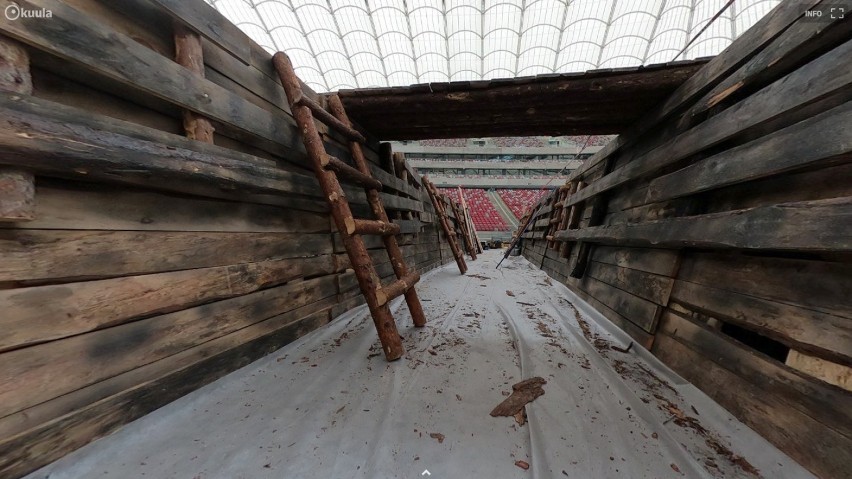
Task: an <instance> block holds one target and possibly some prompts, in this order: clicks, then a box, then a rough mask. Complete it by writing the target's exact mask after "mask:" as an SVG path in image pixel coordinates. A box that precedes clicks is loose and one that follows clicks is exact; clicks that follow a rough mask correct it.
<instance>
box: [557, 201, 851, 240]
mask: <svg viewBox="0 0 852 479" xmlns="http://www.w3.org/2000/svg"><path fill="white" fill-rule="evenodd" d="M850 215H852V198H848V197H847V198H833V199H828V200H815V201H802V202H796V203H783V204H779V205H771V206H759V207H755V208H748V209H743V210H736V211H728V212H724V213H713V214H708V215H698V216H690V217H683V218H670V219H665V220H659V221H649V222H647V223H638V224H619V225H612V226H593V227H588V228H583V229H578V230H564V231H560V232H558V233H556V237H557V238H559V239H561V240H563V241H564V240H583V241H588V242H594V243H603V244H617V245H634V246H667V247H710V248H741V249H771V250H788V251H789V250H795V251H801V252H804V251H810V252H820V251H833V252H843V251H850V250H852V236H850V235H849V232H848V228H846V227H845V226H846V225H847V224H848V221H849V218H850Z"/></svg>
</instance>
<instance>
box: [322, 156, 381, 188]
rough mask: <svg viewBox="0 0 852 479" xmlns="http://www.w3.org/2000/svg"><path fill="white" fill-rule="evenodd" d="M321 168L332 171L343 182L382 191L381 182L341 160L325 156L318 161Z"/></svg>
mask: <svg viewBox="0 0 852 479" xmlns="http://www.w3.org/2000/svg"><path fill="white" fill-rule="evenodd" d="M320 161H321V163H322V166H323V168H325V169H327V170H333V171H334V172H335V173H337V174H338V175H340V176H342V177H343V178H344V179H345V180H349V181H350V182H352V183H355V184H356V185H360V186H363V187H364V188H369V189H372V190H378V191H382V182H381V181H379V180H377V179H375V178H373V177H372V176H370V175H368V174H364V173H361V172H360V171H358V170H357V169H355V168H354V167H352V166H349V165H347V164H346V162H344V161H343V160H341V159H339V158H336V157H334V156H330V155H326V156H325V157H323V158H322V160H320Z"/></svg>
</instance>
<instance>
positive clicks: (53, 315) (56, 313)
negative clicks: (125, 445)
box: [0, 255, 337, 351]
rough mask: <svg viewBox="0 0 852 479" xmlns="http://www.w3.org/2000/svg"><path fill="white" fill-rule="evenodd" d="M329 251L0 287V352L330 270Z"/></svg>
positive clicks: (332, 269)
mask: <svg viewBox="0 0 852 479" xmlns="http://www.w3.org/2000/svg"><path fill="white" fill-rule="evenodd" d="M336 267H337V265H336V258H335V257H334V256H332V255H323V256H317V257H314V258H289V259H279V260H270V261H263V262H259V263H243V264H237V265H229V266H218V267H213V268H201V269H191V270H184V271H174V272H169V273H159V274H150V275H144V276H126V277H120V278H113V279H107V280H100V281H86V282H82V283H71V284H62V285H48V286H36V287H31V288H17V289H6V290H0V304H3V305H4V312H5V314H3V316H2V317H0V328H2V329H3V330H4V331H6V333H5V334H4V335H3V337H2V338H0V351H3V350H7V349H11V348H18V347H21V346H26V345H29V344H34V343H39V342H46V341H50V340H56V339H60V338H64V337H68V336H72V335H76V334H81V333H86V332H89V331H93V330H96V329H102V328H105V327H111V326H115V325H118V324H121V323H124V322H127V321H129V320H131V319H134V318H139V317H143V316H150V315H153V314H162V313H167V312H170V311H176V310H180V309H184V308H187V307H191V306H195V305H198V304H203V303H208V302H211V301H217V300H220V299H225V298H230V297H234V296H239V295H243V294H247V293H250V292H252V291H256V290H258V289H262V288H267V287H271V286H276V285H278V284H281V283H284V282H287V281H291V280H293V279H297V278H303V277H306V276H320V275H327V274H332V273H334V272H335V270H336Z"/></svg>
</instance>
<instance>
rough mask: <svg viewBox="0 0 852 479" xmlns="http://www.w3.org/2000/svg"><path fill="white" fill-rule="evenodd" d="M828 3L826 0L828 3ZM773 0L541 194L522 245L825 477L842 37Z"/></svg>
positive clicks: (847, 321)
mask: <svg viewBox="0 0 852 479" xmlns="http://www.w3.org/2000/svg"><path fill="white" fill-rule="evenodd" d="M822 3H824V2H822ZM820 4H821V2H816V1H807V2H806V1H802V2H792V1H790V2H783V3H782V4H781V5H780V6H779V7H777V8H776V9H775V10H773V11H772V12H771V13H770V14H769V15H768V16H766V17H765V18H763V19H762V20H761V21H760V22H759V23H758V24H757V25H755V26H754V27H753V28H752V29H750V30H748V31H747V32H745V33H744V34H743V35H742V36H741V37H740V38H739V39H738V40H737V41H736V42H734V43H733V44H732V45H731V46H730V47H729V48H728V49H727V50H725V51H724V52H723V53H722V54H720V55H719V56H717V57H715V58H713V59H712V60H711V61H710V62H709V63H708V64H707V65H705V66H704V67H703V68H702V69H701V70H699V71H698V73H696V74H695V75H694V76H693V77H691V78H690V79H689V80H687V81H686V82H685V83H684V84H683V85H682V86H681V87H680V88H679V89H678V90H677V91H676V92H675V93H674V94H672V96H670V97H669V98H668V99H666V100H665V101H663V102H662V103H660V104H659V105H657V107H655V108H654V109H652V110H650V111H649V112H648V113H647V114H646V116H645V118H644V119H643V120H642V121H640V122H638V123H637V124H635V125H633V126H632V127H631V128H630V129H628V130H627V132H625V133H624V134H622V135H621V136H619V137H618V138H617V139H616V140H614V141H613V142H612V143H611V144H609V145H607V146H606V147H605V148H604V149H603V150H602V151H601V152H600V153H599V154H596V155H595V156H593V157H592V158H590V159H589V160H588V161H587V162H586V163H585V164H584V165H583V166H582V167H581V168H580V169H578V170H577V171H576V172H574V173H573V174H572V175H571V176H570V177H569V181H568V183H567V184H566V186H564V187H563V188H562V189H560V190H556V191H555V192H554V193H552V194H551V195H550V196H549V197H547V198H544V199H542V201H541V202H540V204H539V205H538V207H539V209H538V212H537V214H536V215H535V217H534V219H533V223H532V224H531V227H530V229H529V231H528V232H527V233H526V234H524V235H523V237H524V243H523V255H524V256H525V257H526V258H527V259H529V261H531V262H532V263H534V264H535V265H537V266H540V267H541V268H542V269H544V271H546V272H547V273H548V274H549V275H550V276H551V277H553V278H555V279H557V280H559V281H560V282H562V283H564V284H566V285H567V286H568V287H569V288H570V289H571V290H572V291H573V292H575V293H576V294H577V295H579V296H580V297H581V298H582V299H584V300H585V301H587V302H589V303H590V304H591V305H592V306H594V307H595V308H596V309H597V310H598V311H600V312H601V313H602V314H603V315H604V316H606V317H607V318H608V319H609V320H611V321H612V322H613V323H615V324H616V325H618V326H619V327H620V328H622V329H623V330H624V331H626V332H627V333H629V334H630V335H631V336H632V337H633V338H634V339H635V341H636V342H638V343H639V344H642V345H643V346H645V347H646V348H648V349H650V350H651V351H652V352H653V354H655V355H656V356H657V357H659V358H660V359H662V360H663V361H664V362H665V363H666V364H667V365H669V366H670V367H671V368H672V369H674V370H675V371H676V372H677V373H678V374H680V375H681V376H682V377H684V378H685V379H687V380H689V381H690V382H691V383H693V384H695V385H696V386H697V387H698V388H700V389H701V390H703V391H704V392H705V393H707V394H708V395H710V396H711V397H712V398H714V399H715V400H716V401H718V402H719V403H721V404H722V405H723V406H724V407H726V408H727V409H728V410H730V411H731V412H732V413H733V414H734V415H735V416H737V417H738V418H739V419H741V420H742V421H744V422H745V423H746V424H747V425H749V426H750V427H751V428H753V429H755V430H756V431H758V432H759V433H760V434H761V435H763V436H764V437H766V438H767V439H768V440H769V441H770V442H772V443H773V444H775V445H776V446H777V447H779V448H780V449H781V450H783V451H784V452H786V453H787V454H789V455H790V456H791V457H793V458H794V459H795V460H797V461H798V462H800V463H801V464H802V465H804V466H805V467H807V468H808V469H809V470H811V471H812V472H814V473H815V474H816V475H818V476H820V477H824V478H838V477H848V474H849V471H850V470H852V393H850V390H852V369H850V366H852V267H850V266H852V265H850V258H852V256H850V250H852V234H850V224H852V198H850V194H851V193H852V182H850V178H852V164H850V158H852V156H850V150H852V103H850V98H852V87H850V81H852V69H850V68H849V59H850V58H852V57H850V55H852V40H850V38H852V34H850V23H852V22H851V21H850V20H849V19H846V20H838V21H829V20H822V21H813V20H811V19H809V18H806V17H805V16H804V12H805V11H806V10H808V9H809V8H819V7H820Z"/></svg>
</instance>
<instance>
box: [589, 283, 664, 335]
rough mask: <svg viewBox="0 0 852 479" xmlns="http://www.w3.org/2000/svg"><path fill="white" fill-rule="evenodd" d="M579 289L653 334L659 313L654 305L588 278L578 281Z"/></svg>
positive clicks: (659, 309) (658, 308) (657, 307)
mask: <svg viewBox="0 0 852 479" xmlns="http://www.w3.org/2000/svg"><path fill="white" fill-rule="evenodd" d="M579 287H580V288H581V289H582V290H583V291H585V292H586V293H587V294H588V295H589V296H592V297H593V298H595V300H597V301H598V302H599V303H601V304H603V305H605V306H607V307H608V308H609V309H612V310H613V311H615V312H616V313H618V315H619V316H621V317H623V318H624V319H626V320H627V321H630V322H631V323H633V324H635V325H636V326H638V327H639V328H641V329H642V330H643V331H645V332H647V333H653V332H654V330H655V329H656V326H657V320H658V319H659V315H660V311H661V308H660V307H659V306H657V305H656V304H654V303H652V302H650V301H648V300H645V299H642V298H640V297H638V296H635V295H633V294H630V293H628V292H626V291H622V290H620V289H618V288H615V287H613V286H610V285H608V284H606V283H604V282H601V281H598V280H597V279H595V278H592V277H589V276H586V277H584V278H583V279H582V280H580V283H579Z"/></svg>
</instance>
